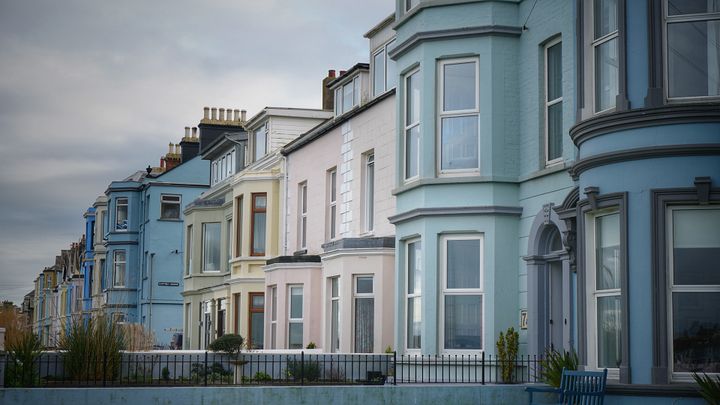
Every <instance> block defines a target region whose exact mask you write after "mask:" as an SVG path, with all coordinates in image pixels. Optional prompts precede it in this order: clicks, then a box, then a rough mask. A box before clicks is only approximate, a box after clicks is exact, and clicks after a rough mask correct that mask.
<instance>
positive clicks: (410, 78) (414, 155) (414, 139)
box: [403, 70, 422, 180]
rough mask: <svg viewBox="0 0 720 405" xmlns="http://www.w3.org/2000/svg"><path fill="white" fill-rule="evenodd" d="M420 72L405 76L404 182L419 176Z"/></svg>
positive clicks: (416, 71)
mask: <svg viewBox="0 0 720 405" xmlns="http://www.w3.org/2000/svg"><path fill="white" fill-rule="evenodd" d="M421 82H422V76H421V74H420V70H415V71H414V72H411V73H408V74H407V75H406V76H405V119H404V121H405V132H404V142H403V145H404V146H405V155H404V157H405V162H404V164H403V168H404V172H405V180H410V179H413V178H415V177H418V175H419V174H420V87H421Z"/></svg>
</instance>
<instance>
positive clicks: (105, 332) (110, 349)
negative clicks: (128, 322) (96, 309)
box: [59, 316, 125, 381]
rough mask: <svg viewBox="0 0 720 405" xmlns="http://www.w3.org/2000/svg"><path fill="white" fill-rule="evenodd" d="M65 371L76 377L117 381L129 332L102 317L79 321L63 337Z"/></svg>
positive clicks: (61, 341)
mask: <svg viewBox="0 0 720 405" xmlns="http://www.w3.org/2000/svg"><path fill="white" fill-rule="evenodd" d="M59 347H60V349H61V350H65V353H63V354H62V359H63V365H64V368H65V371H66V372H67V373H68V374H69V375H70V376H71V377H72V378H74V379H76V380H88V381H92V380H101V379H106V380H114V379H115V377H116V376H117V375H118V373H119V371H120V360H121V356H122V355H121V354H120V351H121V350H125V334H124V332H123V330H122V328H121V326H120V325H118V324H116V323H114V322H111V321H110V320H109V319H106V318H105V317H103V316H101V317H98V318H94V319H85V320H82V319H78V320H75V321H74V322H73V323H72V324H71V325H70V328H69V329H68V330H67V331H66V333H63V334H62V335H61V337H60V344H59Z"/></svg>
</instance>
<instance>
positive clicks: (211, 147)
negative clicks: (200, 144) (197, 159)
mask: <svg viewBox="0 0 720 405" xmlns="http://www.w3.org/2000/svg"><path fill="white" fill-rule="evenodd" d="M220 135H221V136H219V137H218V138H217V139H215V140H214V141H213V142H212V143H211V144H210V145H208V146H206V147H205V151H204V152H203V153H201V154H199V155H201V156H202V158H203V160H211V159H212V158H210V159H206V158H205V156H207V155H212V154H213V152H214V149H216V148H218V147H219V146H220V145H221V144H223V143H225V142H230V143H232V144H233V145H234V144H235V142H234V141H232V140H230V139H229V138H228V136H231V135H239V136H240V139H238V140H237V141H238V142H241V141H247V140H248V133H247V131H246V130H244V129H243V130H241V131H235V132H232V131H226V132H223V133H221V134H220ZM243 136H244V139H243Z"/></svg>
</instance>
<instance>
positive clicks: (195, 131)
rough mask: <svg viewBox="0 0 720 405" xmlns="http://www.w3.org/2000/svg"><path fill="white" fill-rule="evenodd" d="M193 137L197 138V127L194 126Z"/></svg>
mask: <svg viewBox="0 0 720 405" xmlns="http://www.w3.org/2000/svg"><path fill="white" fill-rule="evenodd" d="M192 137H193V139H197V127H192Z"/></svg>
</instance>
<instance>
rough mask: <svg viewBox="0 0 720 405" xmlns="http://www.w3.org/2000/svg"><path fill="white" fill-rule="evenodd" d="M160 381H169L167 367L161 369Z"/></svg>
mask: <svg viewBox="0 0 720 405" xmlns="http://www.w3.org/2000/svg"><path fill="white" fill-rule="evenodd" d="M162 379H163V380H165V381H168V380H169V379H170V370H168V368H167V367H163V369H162Z"/></svg>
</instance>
